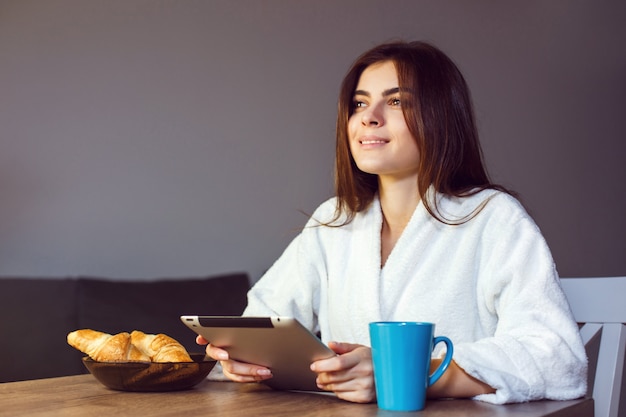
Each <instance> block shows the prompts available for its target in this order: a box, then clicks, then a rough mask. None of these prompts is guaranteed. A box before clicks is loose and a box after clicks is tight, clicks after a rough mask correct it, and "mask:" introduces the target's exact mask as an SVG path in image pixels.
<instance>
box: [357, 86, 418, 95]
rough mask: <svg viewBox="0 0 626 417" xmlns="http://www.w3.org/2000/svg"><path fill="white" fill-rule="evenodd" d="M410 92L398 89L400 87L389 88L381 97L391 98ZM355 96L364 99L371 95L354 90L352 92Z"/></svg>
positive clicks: (406, 89)
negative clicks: (363, 97) (400, 93)
mask: <svg viewBox="0 0 626 417" xmlns="http://www.w3.org/2000/svg"><path fill="white" fill-rule="evenodd" d="M401 91H402V92H410V90H409V89H408V88H400V87H394V88H389V89H387V90H385V91H383V93H382V96H383V97H387V96H391V95H394V94H398V93H399V92H401ZM354 95H355V96H365V97H371V96H372V95H371V94H370V93H369V92H368V91H365V90H356V91H355V92H354Z"/></svg>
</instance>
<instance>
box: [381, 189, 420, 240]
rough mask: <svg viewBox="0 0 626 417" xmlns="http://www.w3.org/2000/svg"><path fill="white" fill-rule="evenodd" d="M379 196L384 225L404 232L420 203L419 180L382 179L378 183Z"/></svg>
mask: <svg viewBox="0 0 626 417" xmlns="http://www.w3.org/2000/svg"><path fill="white" fill-rule="evenodd" d="M378 196H379V199H380V207H381V209H382V212H383V218H384V223H386V224H387V225H388V226H389V227H390V228H391V229H392V230H394V231H399V232H402V230H404V227H405V226H406V225H407V224H408V223H409V220H411V216H413V213H414V212H415V208H416V207H417V205H418V204H419V202H420V198H421V197H420V194H419V192H418V189H417V179H415V178H407V179H403V180H393V181H391V180H385V179H382V178H381V179H379V183H378Z"/></svg>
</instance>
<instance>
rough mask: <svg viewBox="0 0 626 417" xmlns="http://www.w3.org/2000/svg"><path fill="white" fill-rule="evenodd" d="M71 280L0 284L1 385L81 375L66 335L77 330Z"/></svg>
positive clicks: (11, 280)
mask: <svg viewBox="0 0 626 417" xmlns="http://www.w3.org/2000/svg"><path fill="white" fill-rule="evenodd" d="M76 289H77V287H76V280H73V279H25V278H3V279H0V314H2V318H1V319H0V382H7V381H18V380H23V379H34V378H46V377H52V376H59V375H71V374H77V373H81V372H82V371H83V368H84V367H83V364H82V363H81V362H80V358H81V356H82V355H81V354H80V352H77V351H76V352H72V351H71V350H68V349H67V347H68V345H67V341H66V335H67V333H68V332H70V331H72V330H74V329H75V328H76V326H77V325H78V318H77V315H76V305H77V303H76V295H77V294H76Z"/></svg>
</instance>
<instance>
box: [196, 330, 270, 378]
mask: <svg viewBox="0 0 626 417" xmlns="http://www.w3.org/2000/svg"><path fill="white" fill-rule="evenodd" d="M196 343H197V344H199V345H207V347H206V354H207V355H208V356H209V357H211V358H213V359H215V360H218V361H220V364H221V365H222V371H223V372H224V375H225V376H226V377H228V378H229V379H231V380H233V381H235V382H259V381H264V380H266V379H269V378H271V377H272V372H271V371H270V370H269V369H267V368H265V367H263V366H258V365H252V364H249V363H243V362H237V361H234V360H231V359H229V358H228V352H226V351H225V350H224V349H220V348H218V347H216V346H212V345H210V344H208V343H209V342H208V341H207V340H206V339H205V338H204V337H202V336H198V337H196Z"/></svg>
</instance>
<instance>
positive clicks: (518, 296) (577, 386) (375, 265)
mask: <svg viewBox="0 0 626 417" xmlns="http://www.w3.org/2000/svg"><path fill="white" fill-rule="evenodd" d="M490 196H491V197H492V198H491V199H490V200H489V202H488V203H487V204H486V206H485V207H484V209H483V210H482V211H481V212H480V213H479V214H478V215H477V216H476V217H474V218H473V219H471V220H470V221H468V222H467V223H465V224H462V225H459V226H451V225H446V224H442V223H441V222H438V221H437V220H435V219H434V218H433V217H432V216H431V215H429V214H428V212H427V211H426V209H425V207H424V206H423V204H422V203H420V204H419V205H418V207H417V209H416V210H415V213H414V214H413V216H412V218H411V220H410V222H409V224H408V225H407V227H406V228H405V230H404V232H403V234H402V236H401V237H400V239H399V240H398V242H397V243H396V245H395V247H394V248H393V251H392V252H391V254H390V255H389V257H388V259H387V261H386V263H385V265H384V267H383V268H382V269H381V266H380V265H381V247H380V245H381V238H380V233H381V227H382V212H381V207H380V202H379V200H378V199H374V201H373V203H372V204H371V205H370V207H369V208H368V209H367V210H365V211H363V212H361V213H359V214H357V216H356V217H355V219H354V220H353V221H352V222H351V223H350V224H348V225H346V226H342V227H328V226H320V225H319V223H318V222H317V221H322V222H326V221H329V220H330V219H331V218H332V216H333V214H334V210H335V199H330V200H328V201H326V202H325V203H323V204H322V205H321V206H320V207H319V208H318V209H317V210H316V211H315V213H314V215H313V216H312V219H311V220H310V221H309V222H308V224H307V227H305V229H304V230H303V231H302V233H301V234H300V235H298V236H297V237H296V238H295V239H294V240H293V242H292V243H291V244H290V245H289V246H288V247H287V249H286V250H285V252H284V253H283V255H282V256H281V257H280V258H279V259H278V260H277V261H276V263H275V264H274V265H273V266H272V268H271V269H270V270H269V271H268V272H267V273H266V274H265V275H264V276H263V277H262V278H261V279H260V280H259V282H258V283H257V284H256V285H255V286H254V287H253V288H252V289H251V290H250V292H249V294H248V307H247V308H246V311H245V313H244V314H245V315H248V316H251V315H260V316H263V315H282V316H293V317H296V318H297V319H298V320H300V322H302V323H303V324H304V325H305V326H306V327H308V328H309V329H311V330H312V331H320V332H321V336H322V339H323V341H324V342H328V341H330V340H334V341H339V342H350V343H359V344H363V345H367V346H369V344H370V342H369V335H368V323H369V322H372V321H381V320H401V321H409V320H410V321H426V322H432V323H435V324H436V328H435V335H436V336H438V335H444V336H448V337H449V338H450V339H451V340H452V342H453V344H454V357H453V359H454V360H455V362H456V363H457V364H458V365H459V366H460V367H461V368H463V369H464V370H465V372H467V373H468V374H469V375H472V376H473V377H475V378H477V379H479V380H481V381H484V382H486V383H487V384H489V385H490V386H492V387H493V388H495V389H496V392H495V393H494V394H486V395H479V396H477V397H476V399H478V400H482V401H487V402H491V403H497V404H502V403H508V402H523V401H530V400H536V399H542V398H548V399H556V400H565V399H572V398H578V397H581V396H583V395H584V394H585V392H586V375H587V358H586V355H585V350H584V347H583V344H582V341H581V339H580V335H579V332H578V327H577V325H576V323H575V322H574V319H573V316H572V314H571V311H570V309H569V306H568V304H567V301H566V299H565V296H564V294H563V292H562V291H561V288H560V284H559V278H558V275H557V272H556V269H555V266H554V262H553V260H552V256H551V254H550V250H549V249H548V246H547V245H546V242H545V240H544V238H543V237H542V235H541V232H540V231H539V229H538V227H537V226H536V224H535V223H534V222H533V220H532V219H531V218H530V217H529V215H528V214H527V213H526V211H525V210H524V209H523V207H522V206H521V205H520V204H519V202H518V201H517V200H515V199H514V198H513V197H511V196H509V195H507V194H504V193H500V192H496V191H492V190H488V191H483V192H481V193H479V194H477V195H475V196H473V197H469V198H463V199H458V198H449V197H442V196H439V202H440V203H439V204H440V207H439V209H440V211H441V212H442V213H443V214H444V215H445V216H446V218H448V219H455V218H460V217H463V216H465V215H467V214H469V213H471V212H472V211H473V210H474V209H476V208H477V207H479V205H480V204H481V202H484V201H485V200H486V199H487V198H488V197H490ZM442 347H443V348H445V346H442V344H440V346H438V348H437V349H436V350H435V352H434V356H441V355H442V353H443V352H442V351H441V350H442V349H441V348H442Z"/></svg>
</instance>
